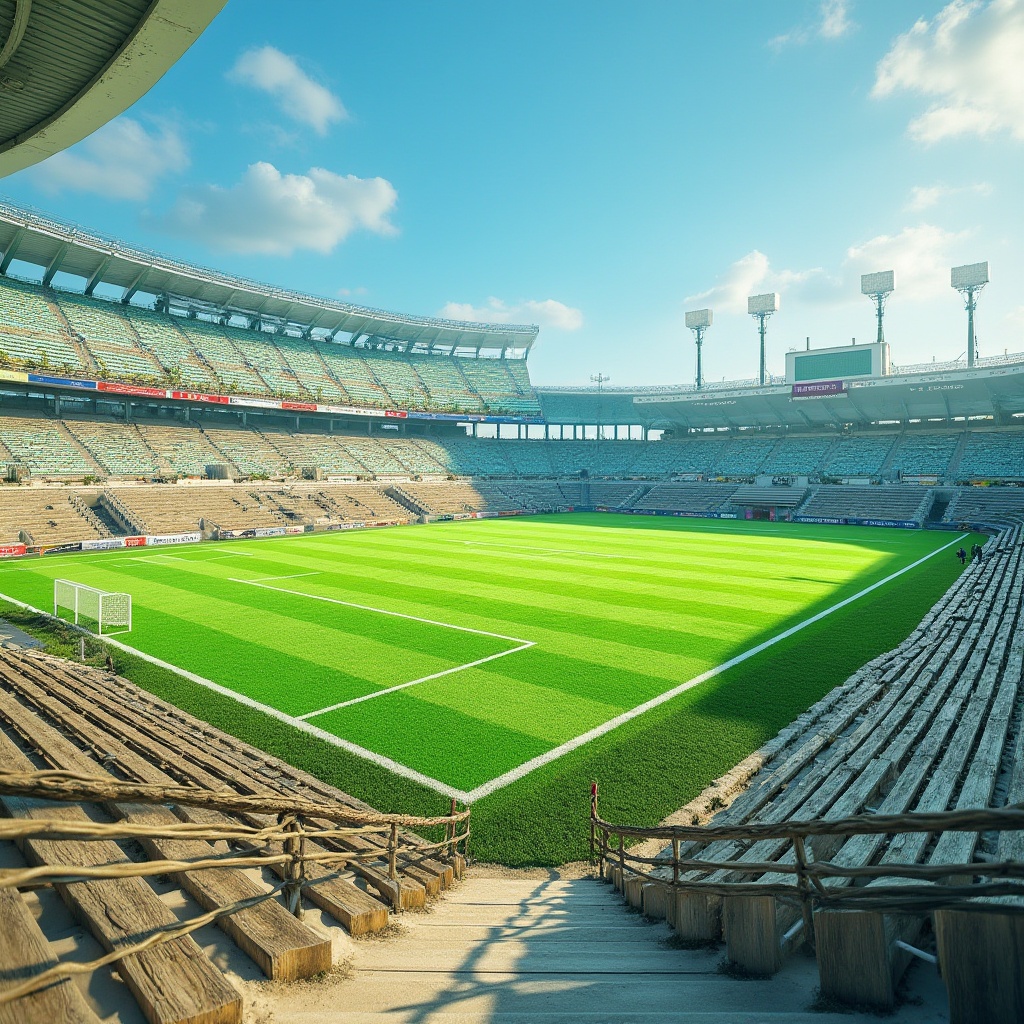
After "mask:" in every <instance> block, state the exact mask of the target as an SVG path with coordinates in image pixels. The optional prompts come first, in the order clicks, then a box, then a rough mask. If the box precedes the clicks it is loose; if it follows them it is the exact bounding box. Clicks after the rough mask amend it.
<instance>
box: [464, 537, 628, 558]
mask: <svg viewBox="0 0 1024 1024" xmlns="http://www.w3.org/2000/svg"><path fill="white" fill-rule="evenodd" d="M449 543H450V544H465V545H466V547H473V548H518V549H519V550H520V551H529V552H530V553H531V554H537V553H539V552H544V553H546V554H549V555H586V557H587V558H629V557H630V556H629V555H617V554H612V553H607V552H600V551H578V550H577V549H575V548H546V547H543V546H542V547H537V546H536V545H534V544H500V543H498V542H497V541H486V540H454V539H452V540H449Z"/></svg>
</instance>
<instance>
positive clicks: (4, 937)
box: [0, 650, 464, 1024]
mask: <svg viewBox="0 0 1024 1024" xmlns="http://www.w3.org/2000/svg"><path fill="white" fill-rule="evenodd" d="M40 768H44V769H45V768H50V769H57V770H60V771H63V772H67V773H72V775H73V777H72V778H71V779H70V782H69V784H70V785H72V786H74V785H89V786H92V787H94V788H95V787H97V786H98V787H99V791H100V792H103V789H104V787H107V788H109V789H110V792H109V793H107V792H103V795H102V796H97V797H96V799H95V801H89V802H86V803H82V802H70V801H67V800H64V801H61V802H54V801H53V800H51V799H39V798H36V797H34V796H33V797H28V796H25V795H19V793H18V792H17V788H16V786H14V787H13V788H12V783H11V780H12V779H15V777H16V776H20V777H22V778H26V777H28V778H37V776H33V775H31V773H34V772H38V771H39V770H40ZM10 773H14V775H12V774H10ZM82 780H84V782H83V781H82ZM59 781H60V782H61V783H64V782H66V781H67V780H66V778H65V779H62V780H59ZM183 786H184V787H190V788H189V789H187V790H182V789H181V787H183ZM119 787H120V789H119ZM124 787H128V790H127V793H126V794H122V792H121V790H123V789H124ZM144 791H145V792H144ZM151 793H155V794H156V795H155V796H153V795H150V794H151ZM185 796H188V797H189V798H194V800H195V802H194V803H191V802H185V800H184V797H185ZM232 798H234V799H236V801H238V802H240V803H243V804H245V805H246V808H248V807H249V805H250V804H253V803H255V805H256V806H260V805H261V801H262V802H265V803H266V804H267V806H268V807H269V806H274V807H280V808H281V809H282V810H281V811H280V812H279V814H283V813H284V809H285V808H289V807H294V808H296V813H299V814H301V813H302V809H303V808H307V809H308V808H313V809H315V811H307V813H308V814H309V817H307V818H305V819H302V821H303V826H302V827H304V828H307V829H309V830H311V831H314V832H315V830H316V829H320V830H321V831H323V830H324V829H327V828H329V829H330V830H331V831H330V834H329V835H324V836H323V838H319V837H318V836H316V835H315V834H314V837H313V838H309V839H306V840H305V843H304V852H303V853H302V856H303V857H319V858H321V860H322V859H323V858H328V857H331V856H333V857H334V858H335V860H336V861H337V860H339V859H340V861H341V863H340V864H336V863H335V864H329V863H319V862H317V861H307V862H305V868H304V874H302V875H295V876H290V875H289V873H288V872H289V865H288V864H287V863H282V862H286V861H288V860H289V859H290V858H292V857H293V852H289V851H288V849H287V848H286V843H282V842H280V841H277V840H270V841H265V842H260V841H258V838H247V837H246V834H241V835H237V834H234V833H238V832H244V833H248V834H251V835H254V836H256V837H258V834H259V831H258V830H264V833H266V832H268V831H269V833H270V834H271V835H273V834H275V833H278V834H279V833H280V827H281V820H282V819H281V818H280V817H279V816H275V815H274V814H270V813H264V812H261V811H257V810H250V809H245V810H240V811H236V812H231V813H225V812H224V811H223V810H219V809H216V807H217V806H218V804H220V805H223V802H224V801H225V800H228V801H230V800H231V799H232ZM229 805H230V804H229ZM0 806H2V808H3V810H4V812H5V814H6V815H7V817H8V818H10V819H22V820H25V821H30V820H31V821H39V820H41V819H45V820H47V821H54V820H59V821H60V822H61V827H65V826H66V827H69V828H73V829H80V830H86V831H88V830H90V829H91V830H94V831H96V830H100V829H102V828H109V827H111V826H107V825H106V824H105V823H106V822H110V823H112V825H116V826H117V827H118V831H117V836H118V837H119V838H95V837H93V838H87V837H85V836H82V837H78V836H67V835H58V836H57V837H53V833H52V832H49V833H45V834H38V835H33V834H22V835H19V836H18V837H17V838H16V841H17V844H18V847H19V849H20V852H21V855H22V857H23V858H24V861H25V863H26V864H27V865H38V866H40V867H43V868H46V867H49V868H50V869H54V870H55V871H56V872H57V875H58V876H62V877H69V876H71V877H74V869H76V868H78V869H82V868H84V867H87V866H90V865H91V866H92V867H93V868H94V869H95V873H96V874H99V875H101V876H104V877H98V878H89V879H83V880H76V881H71V882H61V881H59V879H58V881H57V883H56V888H57V891H58V893H59V895H60V898H61V899H62V900H63V901H64V903H65V904H66V905H67V906H68V907H69V909H70V910H71V911H72V913H74V915H75V916H76V917H77V918H78V919H79V920H80V921H81V922H82V923H83V924H84V926H85V927H86V928H87V929H88V930H89V931H90V932H91V933H92V935H93V936H94V938H95V939H96V940H97V941H98V942H99V944H100V945H101V946H102V947H103V948H104V950H106V951H108V952H115V951H117V950H119V949H126V948H130V947H133V946H134V945H135V944H136V943H138V942H139V940H140V939H143V938H145V937H147V936H149V935H152V934H153V933H154V932H155V931H157V930H159V929H161V928H167V927H169V926H175V925H177V924H179V921H178V918H177V917H176V916H175V914H173V913H172V912H171V911H170V910H169V909H168V907H167V906H166V904H165V903H164V902H163V901H162V900H161V898H160V897H159V896H158V895H157V892H156V891H154V889H153V888H151V887H150V885H149V884H148V883H147V882H146V880H145V877H142V876H143V875H145V874H147V873H148V874H151V875H156V874H169V875H170V876H171V878H172V879H173V881H174V883H176V884H177V886H179V887H180V888H181V889H182V890H184V891H185V892H187V893H188V894H189V895H190V896H191V897H192V899H193V900H195V902H196V903H198V904H199V906H200V907H201V908H202V909H203V910H204V911H207V912H214V913H215V912H217V911H218V910H223V909H226V908H233V907H234V906H235V904H237V903H240V902H246V903H247V904H248V905H245V906H243V907H241V908H240V909H237V910H233V911H232V912H230V913H227V914H223V915H222V916H219V917H217V918H216V922H215V923H216V924H217V925H218V927H220V928H221V930H222V931H223V932H224V934H225V935H226V936H227V937H228V938H230V940H231V941H233V942H234V943H235V945H236V946H237V947H238V948H239V949H240V950H242V951H243V952H244V953H246V954H247V955H248V956H249V957H250V958H251V959H252V960H253V961H254V962H255V963H256V964H257V965H258V966H259V968H260V969H261V970H262V971H263V973H264V974H265V975H266V976H267V977H268V978H272V979H277V980H282V981H283V980H291V979H297V978H305V977H312V976H315V975H317V974H320V973H322V972H324V971H326V970H329V969H330V967H331V964H332V952H331V940H330V938H329V937H328V936H326V935H325V934H324V933H323V932H322V931H314V930H312V929H310V928H309V927H307V926H306V925H305V924H303V923H302V922H301V920H300V919H299V918H298V917H296V916H295V915H293V914H292V913H291V912H290V910H289V909H288V908H286V904H285V903H283V902H280V901H279V900H278V899H277V898H276V897H273V896H271V898H267V894H268V893H271V892H272V888H271V885H270V883H269V882H268V881H267V878H268V877H269V876H267V875H266V873H265V872H264V874H263V875H262V876H261V875H260V874H259V871H258V869H259V866H260V864H261V862H262V861H263V860H274V861H276V863H274V864H271V865H270V866H269V867H268V868H267V869H266V870H274V871H276V872H277V873H278V874H279V875H280V877H282V878H284V880H285V881H286V882H287V881H288V879H289V878H291V879H292V885H293V888H294V891H295V894H296V897H297V894H298V891H299V890H300V889H301V892H302V895H303V896H305V897H306V898H307V899H308V900H309V901H310V902H311V903H313V904H315V905H316V906H317V907H319V908H321V909H322V910H324V911H325V912H326V913H327V914H328V915H330V916H331V917H332V918H333V919H334V920H335V921H337V922H338V924H339V925H341V926H342V927H344V928H345V929H346V930H348V931H349V932H351V933H352V934H353V935H359V934H366V933H369V932H375V931H380V930H381V929H383V928H385V927H386V926H387V924H388V920H389V907H398V908H403V909H405V908H413V907H422V906H424V904H425V902H426V900H427V898H428V897H429V896H432V895H436V894H438V893H440V892H441V891H442V890H443V889H446V888H448V887H449V886H450V885H452V884H453V882H454V880H455V879H456V877H458V876H460V875H461V872H462V869H463V866H464V862H463V859H462V857H461V855H457V854H454V853H451V855H449V853H443V852H436V851H435V850H434V849H433V848H431V847H429V846H427V845H426V841H425V840H423V839H422V838H420V836H418V835H416V834H415V833H412V832H408V831H407V830H406V829H404V828H402V829H397V826H394V825H389V824H387V821H386V820H385V818H386V816H384V817H382V816H379V815H376V812H374V811H373V810H372V808H369V807H368V806H367V805H366V804H363V803H361V802H360V801H357V800H354V799H353V798H351V797H349V796H347V795H346V794H344V793H341V792H339V791H338V790H335V789H334V788H333V787H331V786H328V785H326V784H325V783H322V782H320V781H319V780H317V779H314V778H313V777H311V776H309V775H307V774H306V773H304V772H301V771H299V770H297V769H294V768H292V767H290V766H289V765H286V764H285V763H283V762H281V761H278V760H277V759H275V758H273V757H270V756H269V755H266V754H263V753H262V752H260V751H258V750H256V749H255V748H253V747H250V746H248V745H247V744H244V743H242V742H240V741H238V740H236V739H234V738H232V737H230V736H227V735H226V734H224V733H221V732H220V731H219V730H217V729H214V728H213V727H211V726H210V725H208V724H206V723H204V722H202V721H200V720H198V719H195V718H193V717H192V716H190V715H188V714H186V713H185V712H182V711H180V710H179V709H177V708H174V707H173V706H171V705H169V704H166V703H164V702H163V701H161V700H159V699H158V698H156V697H153V696H152V695H150V694H148V693H145V692H144V691H141V690H139V689H138V688H136V687H135V686H134V685H133V684H131V683H129V682H128V681H126V680H124V679H120V678H118V677H116V676H113V675H110V674H108V673H105V672H100V671H98V670H95V669H92V668H89V667H86V666H82V665H78V664H75V663H72V662H67V661H64V660H62V659H58V658H54V657H51V656H48V655H45V654H41V653H38V652H15V651H8V650H0ZM320 808H323V809H324V810H323V811H319V809H320ZM316 812H319V813H325V814H329V815H330V818H329V819H320V818H317V816H316ZM349 819H351V820H352V821H353V822H356V821H359V822H362V821H373V820H377V819H380V820H381V821H382V822H383V824H382V825H381V827H378V828H375V829H369V830H368V829H367V828H366V827H365V826H364V827H362V828H348V829H346V828H344V827H342V826H339V824H338V823H343V822H345V821H346V820H349ZM297 820H298V819H297ZM422 820H423V821H427V819H422ZM417 821H418V819H409V820H408V821H407V822H406V823H416V822H417ZM217 830H220V831H221V832H224V831H225V830H226V831H227V835H228V836H230V837H231V838H230V843H231V848H232V849H233V850H234V851H235V853H236V855H237V856H238V857H239V858H240V860H239V866H238V867H235V866H234V865H233V864H232V862H231V861H230V860H227V859H226V858H225V851H226V850H227V847H225V841H224V840H223V839H222V840H220V841H217V840H216V839H215V838H213V837H214V836H216V834H217ZM136 831H137V833H138V834H137V835H136V834H135V833H136ZM190 832H191V834H190ZM197 832H198V834H196V833H197ZM389 835H390V836H391V839H389ZM0 841H3V842H7V841H4V840H0ZM126 841H127V842H129V843H130V847H123V846H122V844H123V843H124V842H126ZM392 841H394V846H393V847H392V846H391V845H390V844H391V842H392ZM8 845H9V843H8ZM140 850H141V851H142V854H143V855H144V856H143V858H142V863H141V866H140V863H139V860H140V853H139V851H140ZM132 851H134V852H132ZM449 852H450V848H449ZM129 853H131V856H129V855H128V854H129ZM439 856H441V857H443V858H444V859H437V858H438V857H439ZM11 860H12V855H11V854H10V852H9V851H8V853H7V854H6V855H5V863H8V864H10V863H11ZM147 862H151V863H154V864H157V863H158V862H159V863H164V862H166V863H168V867H167V868H166V869H163V870H161V868H160V867H159V866H157V867H154V869H153V870H152V871H151V872H147V871H146V866H147ZM183 862H184V863H183ZM189 862H191V863H196V864H197V866H196V867H195V868H191V867H189V866H188V864H189ZM172 865H178V866H176V867H175V866H172ZM253 866H255V867H256V869H257V873H256V874H255V875H254V873H253ZM15 870H17V869H15ZM296 879H298V880H297V881H296ZM43 927H45V921H44V922H43ZM0 962H2V965H3V968H4V970H0V997H2V995H3V993H4V991H5V990H9V989H11V988H12V987H13V986H14V985H15V984H17V983H21V982H24V981H25V980H26V979H31V978H32V977H33V976H34V975H36V974H38V973H40V972H41V971H43V970H46V969H47V968H50V967H52V966H53V964H54V956H53V953H52V948H51V946H50V944H49V940H48V938H47V937H46V936H45V935H44V933H43V930H42V929H41V927H40V924H38V923H36V920H35V917H34V916H33V914H32V913H31V912H30V911H29V909H28V907H27V905H26V904H25V901H24V898H23V897H22V896H21V894H20V893H19V891H18V889H17V888H9V887H8V888H4V887H0ZM12 967H14V968H17V969H16V970H12V969H11V968H12ZM117 970H118V972H119V974H120V976H121V978H122V979H123V980H124V981H125V983H126V984H127V986H128V988H129V989H130V991H131V992H132V995H133V996H134V997H135V999H136V1000H137V1002H138V1003H139V1006H140V1008H141V1009H142V1011H143V1013H144V1014H145V1016H146V1017H147V1018H148V1019H149V1020H150V1021H152V1022H153V1024H172V1022H179V1021H181V1022H184V1021H192V1022H197V1024H198V1022H200V1021H202V1022H204V1024H207V1022H212V1024H218V1022H237V1021H240V1020H241V1016H242V1004H241V998H240V995H239V993H238V992H237V991H236V990H235V989H234V987H233V986H232V985H231V984H230V982H229V981H228V980H227V979H226V978H225V977H224V976H223V974H222V973H221V970H220V968H219V966H218V965H217V963H216V962H215V961H213V960H211V959H210V958H209V957H208V956H207V955H206V954H205V953H204V952H203V950H202V949H201V948H200V947H199V946H198V945H197V944H196V942H195V941H194V939H193V938H192V937H191V935H187V934H186V935H180V936H179V937H176V938H171V939H170V940H169V941H164V942H161V943H159V944H157V945H153V946H151V947H150V948H148V949H145V950H143V951H140V952H133V953H132V954H131V955H129V956H127V957H125V958H123V959H119V960H118V961H117ZM11 1014H13V1016H11ZM0 1020H4V1021H6V1020H11V1021H15V1020H16V1021H19V1022H21V1021H26V1022H33V1024H34V1022H36V1021H39V1022H45V1024H52V1022H55V1021H65V1020H67V1021H81V1022H88V1024H96V1020H97V1018H96V1016H95V1014H94V1013H93V1011H92V1010H91V1009H89V1008H88V1006H86V1005H85V1004H84V1002H83V1000H82V999H81V997H80V996H79V995H78V990H77V989H76V988H74V987H73V986H71V985H69V984H68V983H67V981H66V980H64V981H61V982H60V983H58V984H54V985H51V986H48V987H46V988H44V989H42V990H41V991H39V992H36V993H34V994H32V995H28V996H25V997H24V998H22V999H19V1000H18V1001H16V1002H14V1003H11V1004H4V1003H2V1002H0Z"/></svg>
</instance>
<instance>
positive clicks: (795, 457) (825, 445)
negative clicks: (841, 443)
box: [761, 435, 836, 476]
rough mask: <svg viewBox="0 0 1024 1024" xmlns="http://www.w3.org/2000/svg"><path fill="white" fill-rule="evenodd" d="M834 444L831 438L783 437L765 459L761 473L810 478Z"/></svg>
mask: <svg viewBox="0 0 1024 1024" xmlns="http://www.w3.org/2000/svg"><path fill="white" fill-rule="evenodd" d="M835 443H836V441H835V438H834V437H831V436H828V435H826V436H824V437H788V436H787V437H785V438H783V439H782V441H780V442H779V445H778V447H777V448H776V449H775V450H774V451H773V452H772V453H771V454H770V455H769V456H768V457H767V458H766V459H765V461H764V463H763V464H762V465H761V472H762V473H765V474H767V475H769V476H811V475H812V474H814V473H816V472H817V471H818V468H819V467H820V466H821V464H822V462H823V461H824V459H825V457H826V455H827V454H828V452H829V450H830V449H831V448H832V446H833V445H834V444H835Z"/></svg>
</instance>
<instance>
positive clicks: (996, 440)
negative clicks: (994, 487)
mask: <svg viewBox="0 0 1024 1024" xmlns="http://www.w3.org/2000/svg"><path fill="white" fill-rule="evenodd" d="M957 476H958V477H959V478H960V479H961V480H971V479H981V480H990V479H1009V480H1024V433H1022V432H1021V431H1019V430H1015V431H991V432H979V433H973V432H972V433H969V434H968V435H967V444H966V446H965V448H964V454H963V457H962V458H961V459H960V466H959V468H958V469H957Z"/></svg>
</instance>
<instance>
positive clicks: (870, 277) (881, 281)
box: [860, 270, 896, 345]
mask: <svg viewBox="0 0 1024 1024" xmlns="http://www.w3.org/2000/svg"><path fill="white" fill-rule="evenodd" d="M895 290H896V273H895V271H892V270H882V271H879V272H878V273H876V274H861V277H860V293H861V295H867V296H868V297H869V298H872V299H874V300H875V315H876V316H877V317H878V336H877V337H876V338H875V341H876V342H877V343H878V344H879V345H881V344H882V342H883V341H885V332H884V331H883V330H882V318H883V317H884V316H885V301H886V299H888V298H889V296H890V295H892V293H893V292H894V291H895Z"/></svg>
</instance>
